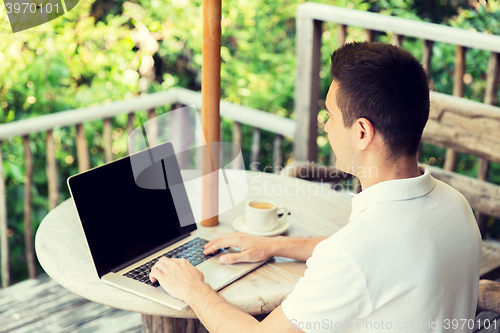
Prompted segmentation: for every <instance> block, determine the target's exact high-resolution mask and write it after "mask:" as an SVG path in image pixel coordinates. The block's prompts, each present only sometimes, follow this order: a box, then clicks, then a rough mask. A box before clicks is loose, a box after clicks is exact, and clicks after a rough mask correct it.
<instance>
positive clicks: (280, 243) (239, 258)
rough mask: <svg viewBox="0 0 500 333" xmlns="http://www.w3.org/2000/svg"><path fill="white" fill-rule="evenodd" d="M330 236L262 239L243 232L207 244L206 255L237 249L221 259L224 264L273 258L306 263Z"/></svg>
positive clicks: (224, 236)
mask: <svg viewBox="0 0 500 333" xmlns="http://www.w3.org/2000/svg"><path fill="white" fill-rule="evenodd" d="M328 237H329V236H315V237H284V236H277V237H260V236H252V235H248V234H246V233H243V232H238V233H231V234H223V235H220V236H218V237H217V238H215V239H213V240H211V241H210V242H208V243H207V244H205V250H204V253H205V254H209V253H213V252H215V251H216V250H218V249H219V248H221V247H237V248H239V249H240V250H241V252H240V253H233V254H226V255H223V256H221V257H220V261H221V262H222V263H227V264H233V263H237V262H256V261H261V260H265V259H267V258H269V257H272V256H280V257H286V258H292V259H297V260H302V261H306V260H307V259H309V258H310V257H311V256H312V252H313V250H314V248H315V247H316V245H318V243H319V242H321V241H322V240H324V239H326V238H328Z"/></svg>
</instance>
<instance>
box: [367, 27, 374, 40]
mask: <svg viewBox="0 0 500 333" xmlns="http://www.w3.org/2000/svg"><path fill="white" fill-rule="evenodd" d="M365 35H366V41H367V42H369V43H373V41H374V37H375V31H373V30H370V29H365Z"/></svg>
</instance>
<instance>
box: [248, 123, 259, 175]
mask: <svg viewBox="0 0 500 333" xmlns="http://www.w3.org/2000/svg"><path fill="white" fill-rule="evenodd" d="M250 151H251V153H250V170H256V171H257V170H259V164H256V165H255V164H254V163H258V162H259V154H260V128H257V127H256V128H255V129H254V130H253V135H252V146H251V148H250Z"/></svg>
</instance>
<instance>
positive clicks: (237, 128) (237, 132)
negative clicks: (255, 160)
mask: <svg viewBox="0 0 500 333" xmlns="http://www.w3.org/2000/svg"><path fill="white" fill-rule="evenodd" d="M241 138H242V136H241V124H240V123H239V122H237V121H235V122H234V124H233V139H232V140H233V149H234V150H233V154H232V156H233V157H236V156H237V155H238V153H239V152H240V150H241ZM231 167H232V169H238V170H241V169H244V166H243V165H241V160H240V159H236V160H234V161H233V162H232V164H231Z"/></svg>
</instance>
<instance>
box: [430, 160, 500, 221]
mask: <svg viewBox="0 0 500 333" xmlns="http://www.w3.org/2000/svg"><path fill="white" fill-rule="evenodd" d="M429 168H430V171H431V173H432V176H433V177H434V178H436V179H439V180H441V181H443V182H445V183H447V184H449V185H451V186H452V187H453V188H455V189H456V190H458V191H459V192H460V193H462V194H463V195H464V197H465V198H466V199H467V201H468V202H469V204H470V206H471V207H472V209H475V210H477V211H479V212H481V213H485V214H488V215H490V216H494V217H495V218H500V205H499V204H498V203H499V202H500V186H499V185H496V184H492V183H488V182H485V181H482V180H478V179H475V178H472V177H468V176H464V175H460V174H458V173H455V172H452V171H447V170H443V169H440V168H437V167H429Z"/></svg>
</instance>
